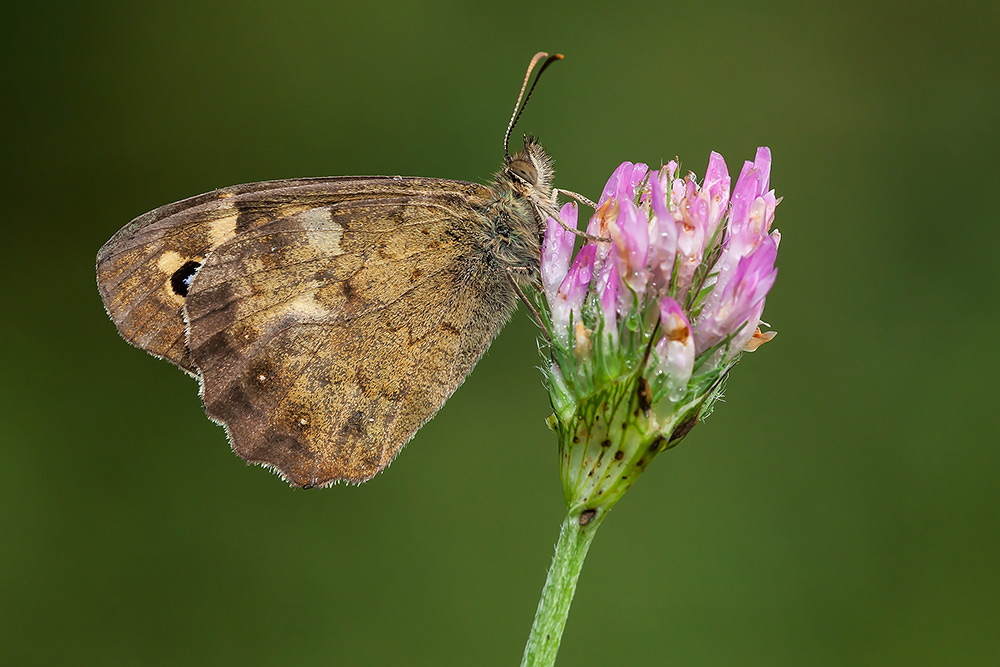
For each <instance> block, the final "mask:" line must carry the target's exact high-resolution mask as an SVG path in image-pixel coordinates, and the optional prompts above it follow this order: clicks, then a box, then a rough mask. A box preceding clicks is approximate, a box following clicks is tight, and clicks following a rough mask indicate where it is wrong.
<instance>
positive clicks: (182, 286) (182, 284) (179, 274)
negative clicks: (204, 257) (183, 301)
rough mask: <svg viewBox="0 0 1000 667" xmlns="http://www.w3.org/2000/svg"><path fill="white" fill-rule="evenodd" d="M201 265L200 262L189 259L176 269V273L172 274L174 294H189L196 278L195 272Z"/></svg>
mask: <svg viewBox="0 0 1000 667" xmlns="http://www.w3.org/2000/svg"><path fill="white" fill-rule="evenodd" d="M200 267H201V264H200V263H199V262H195V261H192V260H188V261H186V262H184V265H183V266H181V268H179V269H177V270H176V271H174V275H172V276H170V287H172V288H173V290H174V294H179V295H181V296H187V294H188V290H189V289H190V288H191V281H192V280H193V279H194V274H196V273H197V272H198V269H199V268H200Z"/></svg>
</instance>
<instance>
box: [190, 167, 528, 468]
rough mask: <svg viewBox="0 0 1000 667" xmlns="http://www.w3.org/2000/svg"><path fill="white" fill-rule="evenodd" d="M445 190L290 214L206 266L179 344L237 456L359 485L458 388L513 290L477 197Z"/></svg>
mask: <svg viewBox="0 0 1000 667" xmlns="http://www.w3.org/2000/svg"><path fill="white" fill-rule="evenodd" d="M441 183H442V182H435V183H434V189H433V190H434V191H433V193H431V192H430V191H429V190H423V189H422V188H413V189H412V190H411V191H410V192H409V194H407V195H405V196H399V195H395V194H387V195H386V196H383V197H378V198H375V199H367V200H352V201H345V202H340V203H337V204H333V205H329V206H322V207H315V208H311V209H307V210H304V211H300V212H297V213H294V214H292V215H288V216H285V217H283V218H280V219H277V220H274V221H271V222H268V223H265V224H262V225H259V226H257V227H255V228H254V229H252V230H250V231H248V232H245V233H241V234H238V235H236V236H235V237H233V238H231V239H230V240H229V241H227V242H225V243H223V244H221V245H220V246H218V247H217V248H216V249H215V250H214V251H213V252H212V253H211V254H210V255H209V256H208V258H207V260H206V261H205V263H204V265H203V266H202V267H201V269H200V271H199V272H198V274H197V276H196V277H195V279H194V280H193V282H192V283H191V286H190V293H189V294H188V296H187V298H186V303H185V310H186V316H187V321H188V338H187V343H188V346H189V347H190V350H191V358H192V361H193V363H194V366H195V367H196V368H198V369H199V371H200V378H201V381H202V397H203V400H204V402H205V408H206V412H207V413H208V414H209V416H210V417H212V418H213V419H215V420H217V421H219V422H221V423H224V424H225V425H226V428H227V432H228V433H229V435H230V439H231V441H232V445H233V448H234V450H235V451H236V452H237V453H238V454H239V455H240V456H242V457H243V458H245V459H247V460H248V461H252V462H256V463H261V464H264V465H267V466H269V467H272V468H274V469H276V470H277V471H278V472H279V473H280V474H281V475H282V476H283V477H285V478H286V479H287V480H288V481H289V482H291V483H293V484H295V485H298V486H315V485H323V484H328V483H331V482H333V481H337V480H348V481H354V482H361V481H365V480H367V479H370V478H371V477H372V476H373V475H375V473H377V472H378V471H379V470H381V469H382V468H384V467H385V466H386V465H388V464H389V462H391V460H392V458H393V457H394V456H395V454H396V453H398V451H399V449H400V448H401V447H402V446H403V444H405V442H406V441H407V440H409V438H410V437H411V436H412V435H413V433H414V432H415V431H416V429H418V428H419V427H420V426H421V425H422V424H423V423H424V422H425V421H426V420H427V419H429V418H430V417H431V416H432V415H433V414H434V413H435V412H436V411H437V410H438V409H439V408H440V407H441V405H442V404H443V403H444V401H445V400H446V399H447V398H448V396H450V395H451V393H452V392H454V391H455V389H457V387H458V386H459V384H461V382H462V380H463V379H464V378H465V376H466V374H467V373H468V372H469V371H470V370H471V368H472V366H473V365H474V364H475V362H476V361H477V360H478V359H479V357H480V356H481V355H482V353H483V352H484V351H485V349H486V347H487V346H488V345H489V342H490V341H491V340H492V339H493V337H494V336H495V335H496V333H497V332H498V331H499V329H500V327H501V326H502V325H503V323H504V322H505V321H506V319H507V316H508V315H509V313H510V311H511V310H512V309H513V307H514V301H515V293H514V292H513V289H512V288H511V286H510V284H509V282H508V279H507V276H506V274H505V273H504V270H503V269H502V268H500V267H497V266H493V265H491V264H490V261H489V259H488V254H487V253H485V252H483V251H482V247H483V246H484V244H483V242H482V240H481V239H478V238H475V237H476V235H477V234H478V233H480V231H481V229H482V228H483V225H484V222H483V221H482V220H481V219H479V216H480V215H481V213H480V212H478V211H477V210H476V208H475V204H476V203H477V202H481V201H484V200H485V197H486V192H485V189H484V188H482V187H481V186H474V185H470V184H461V183H454V184H453V185H452V186H451V188H450V189H451V190H452V192H448V191H442V186H441ZM446 183H452V182H446ZM456 194H460V195H461V196H455V195H456ZM486 295H489V298H486Z"/></svg>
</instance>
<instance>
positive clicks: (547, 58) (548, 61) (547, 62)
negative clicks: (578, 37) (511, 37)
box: [503, 51, 563, 159]
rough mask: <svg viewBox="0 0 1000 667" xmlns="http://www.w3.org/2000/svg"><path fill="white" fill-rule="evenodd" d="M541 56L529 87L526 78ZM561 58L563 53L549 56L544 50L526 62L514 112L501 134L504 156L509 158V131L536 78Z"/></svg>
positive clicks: (516, 119) (525, 104)
mask: <svg viewBox="0 0 1000 667" xmlns="http://www.w3.org/2000/svg"><path fill="white" fill-rule="evenodd" d="M542 58H544V59H545V62H544V63H542V66H541V67H540V68H539V69H538V74H536V75H535V81H534V83H532V84H531V88H528V79H530V78H531V72H532V71H533V70H534V69H535V65H537V64H538V61H539V60H541V59H542ZM562 59H563V55H562V54H561V53H556V54H554V55H551V56H550V55H549V54H547V53H545V52H544V51H539V52H538V53H536V54H535V56H534V57H533V58H532V59H531V62H530V63H528V71H527V72H525V73H524V82H523V83H522V84H521V92H520V93H518V95H517V102H515V103H514V112H513V113H511V115H510V122H509V123H508V124H507V132H506V133H504V135H503V154H504V157H505V158H507V159H510V150H509V146H510V133H511V132H513V131H514V126H515V125H516V124H517V121H518V119H519V118H520V117H521V114H522V113H523V112H524V107H526V106H527V105H528V98H530V97H531V92H532V91H533V90H534V89H535V86H537V85H538V80H539V79H540V78H542V72H544V71H545V69H546V68H547V67H548V66H549V65H551V64H552V63H554V62H555V61H557V60H562ZM526 88H527V90H528V94H527V95H525V94H524V90H525V89H526ZM521 98H524V104H522V103H521Z"/></svg>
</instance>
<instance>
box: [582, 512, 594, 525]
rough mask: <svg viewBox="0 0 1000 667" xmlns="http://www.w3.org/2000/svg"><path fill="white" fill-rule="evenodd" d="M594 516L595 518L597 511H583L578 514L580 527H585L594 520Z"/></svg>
mask: <svg viewBox="0 0 1000 667" xmlns="http://www.w3.org/2000/svg"><path fill="white" fill-rule="evenodd" d="M595 516H597V510H583V511H582V512H580V525H581V526H586V525H587V524H588V523H590V522H591V521H593V520H594V517H595Z"/></svg>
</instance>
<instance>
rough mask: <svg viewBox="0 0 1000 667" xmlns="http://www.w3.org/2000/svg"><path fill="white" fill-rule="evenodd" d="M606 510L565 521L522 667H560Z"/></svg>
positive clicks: (574, 512)
mask: <svg viewBox="0 0 1000 667" xmlns="http://www.w3.org/2000/svg"><path fill="white" fill-rule="evenodd" d="M605 513H606V512H605V510H603V509H600V510H593V509H589V510H581V509H576V510H571V511H570V512H569V513H568V514H567V515H566V518H565V519H563V522H562V527H561V528H560V530H559V542H558V543H556V553H555V556H553V557H552V565H551V566H550V567H549V574H548V576H547V577H546V578H545V588H543V589H542V598H541V599H540V600H539V601H538V610H537V611H536V612H535V621H534V623H532V625H531V634H530V635H529V636H528V643H527V645H526V646H525V647H524V657H523V658H522V659H521V667H549V666H550V665H554V664H556V655H557V654H558V652H559V642H560V640H561V639H562V633H563V628H565V627H566V618H567V617H568V616H569V607H570V604H572V602H573V594H574V593H575V592H576V581H577V579H579V577H580V570H582V569H583V561H584V559H585V558H586V557H587V550H588V549H589V548H590V543H591V541H593V539H594V535H596V534H597V528H598V527H599V526H600V525H601V521H603V520H604V515H605Z"/></svg>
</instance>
